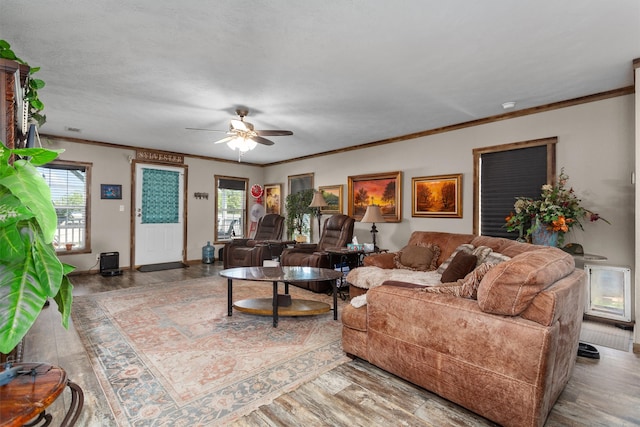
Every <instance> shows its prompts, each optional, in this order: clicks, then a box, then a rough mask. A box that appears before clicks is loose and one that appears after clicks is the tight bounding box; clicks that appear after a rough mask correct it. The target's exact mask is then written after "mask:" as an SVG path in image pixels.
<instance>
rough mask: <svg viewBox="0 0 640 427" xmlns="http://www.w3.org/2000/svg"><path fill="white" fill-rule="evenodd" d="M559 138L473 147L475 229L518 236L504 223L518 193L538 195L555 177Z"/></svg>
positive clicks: (507, 235) (494, 234) (476, 231)
mask: <svg viewBox="0 0 640 427" xmlns="http://www.w3.org/2000/svg"><path fill="white" fill-rule="evenodd" d="M556 142H557V138H546V139H539V140H534V141H524V142H517V143H513V144H505V145H498V146H494V147H486V148H478V149H475V150H473V161H474V181H473V192H474V206H473V233H474V234H479V235H483V236H494V237H506V238H509V239H516V238H518V236H517V235H516V234H515V233H509V232H507V230H506V228H504V227H503V225H504V223H505V218H506V217H507V216H508V215H509V213H510V212H512V211H513V203H514V202H515V198H516V197H518V196H525V197H538V196H540V188H541V187H542V185H544V184H546V183H553V181H554V179H555V144H556Z"/></svg>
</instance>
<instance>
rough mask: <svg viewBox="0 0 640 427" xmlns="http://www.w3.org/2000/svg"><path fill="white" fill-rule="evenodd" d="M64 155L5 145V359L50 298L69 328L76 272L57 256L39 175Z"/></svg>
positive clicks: (1, 162)
mask: <svg viewBox="0 0 640 427" xmlns="http://www.w3.org/2000/svg"><path fill="white" fill-rule="evenodd" d="M62 151H63V150H48V149H43V148H26V149H8V148H7V147H6V146H5V145H4V144H1V143H0V353H9V352H10V351H11V350H12V349H13V348H14V347H15V346H16V345H17V344H18V343H19V342H20V340H22V338H23V337H24V336H25V335H26V333H27V331H28V330H29V329H30V328H31V326H32V325H33V323H34V322H35V321H36V319H37V317H38V315H39V314H40V311H41V310H42V308H43V306H44V304H45V301H46V300H47V298H54V300H55V301H56V303H57V305H58V311H60V314H61V315H62V324H63V326H64V327H65V328H67V327H68V325H69V315H70V313H71V301H72V293H71V291H72V289H73V286H72V285H71V282H70V281H69V279H68V277H67V274H69V273H70V272H71V271H73V269H74V267H72V266H70V265H67V264H63V263H62V262H60V260H59V259H58V256H57V255H56V252H55V249H54V247H53V244H52V243H53V239H54V236H55V232H56V228H57V215H56V211H55V209H54V207H53V202H52V201H51V193H50V191H49V186H48V185H47V183H46V181H45V180H44V178H43V177H42V176H41V175H40V174H39V173H38V171H37V170H36V166H41V165H44V164H46V163H49V162H51V161H52V160H54V159H55V158H57V157H58V155H59V154H60V153H61V152H62ZM12 160H13V161H12Z"/></svg>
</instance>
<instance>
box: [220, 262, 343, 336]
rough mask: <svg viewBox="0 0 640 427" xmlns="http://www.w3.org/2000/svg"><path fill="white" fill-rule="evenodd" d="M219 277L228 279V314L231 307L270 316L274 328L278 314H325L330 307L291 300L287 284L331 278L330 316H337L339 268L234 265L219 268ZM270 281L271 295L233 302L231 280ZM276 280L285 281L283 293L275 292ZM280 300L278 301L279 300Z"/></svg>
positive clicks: (276, 324)
mask: <svg viewBox="0 0 640 427" xmlns="http://www.w3.org/2000/svg"><path fill="white" fill-rule="evenodd" d="M220 276H222V277H226V278H227V311H228V312H227V315H228V316H231V314H232V311H233V308H235V309H236V310H238V311H242V312H245V313H251V314H258V315H272V316H273V327H274V328H275V327H277V326H278V316H313V315H316V314H321V313H326V312H328V311H330V310H331V309H332V308H331V306H330V305H329V304H326V303H323V302H319V301H312V300H301V299H291V297H290V296H289V283H296V282H314V281H325V280H331V281H332V283H333V318H334V319H336V320H337V319H338V304H337V287H336V279H339V278H341V277H342V273H341V272H339V271H335V270H331V269H328V268H316V267H237V268H229V269H226V270H222V271H221V272H220ZM234 279H235V280H249V281H255V282H271V283H272V284H273V297H272V298H253V299H247V300H242V301H238V302H236V303H233V280H234ZM278 282H283V283H284V286H285V287H284V294H281V295H278ZM279 302H280V303H279Z"/></svg>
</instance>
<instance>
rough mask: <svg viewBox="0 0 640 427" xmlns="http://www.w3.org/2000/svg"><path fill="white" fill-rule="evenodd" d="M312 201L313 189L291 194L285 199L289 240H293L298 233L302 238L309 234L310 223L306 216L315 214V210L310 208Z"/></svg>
mask: <svg viewBox="0 0 640 427" xmlns="http://www.w3.org/2000/svg"><path fill="white" fill-rule="evenodd" d="M311 200H313V188H311V189H308V190H302V191H299V192H297V193H294V194H289V195H288V196H287V198H286V199H285V207H286V209H287V221H286V225H287V236H288V237H289V238H293V237H294V234H296V233H297V235H298V236H301V235H304V234H305V233H308V232H309V221H308V220H305V215H313V214H314V208H311V207H309V205H310V204H311Z"/></svg>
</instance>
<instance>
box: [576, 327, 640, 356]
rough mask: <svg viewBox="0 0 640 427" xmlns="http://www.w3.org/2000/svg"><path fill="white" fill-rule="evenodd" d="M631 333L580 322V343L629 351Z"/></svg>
mask: <svg viewBox="0 0 640 427" xmlns="http://www.w3.org/2000/svg"><path fill="white" fill-rule="evenodd" d="M632 335H633V332H632V331H627V330H624V329H620V328H617V327H615V326H612V325H607V324H604V323H598V322H586V321H583V322H582V329H580V341H582V342H586V343H589V344H594V345H601V346H603V347H609V348H614V349H616V350H621V351H629V349H630V346H631V339H632Z"/></svg>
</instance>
